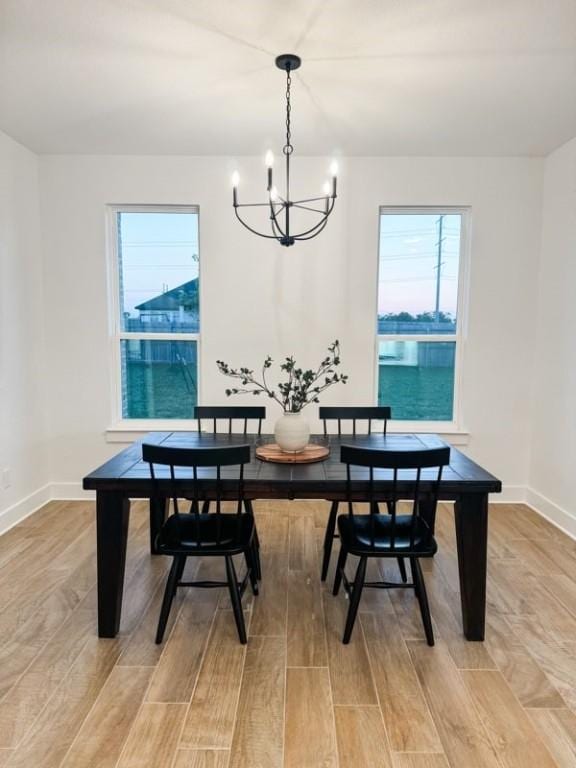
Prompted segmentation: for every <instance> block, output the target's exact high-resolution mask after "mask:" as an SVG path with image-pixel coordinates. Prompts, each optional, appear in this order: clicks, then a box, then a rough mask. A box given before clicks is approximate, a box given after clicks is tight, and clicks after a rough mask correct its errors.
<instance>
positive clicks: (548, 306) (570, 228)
mask: <svg viewBox="0 0 576 768" xmlns="http://www.w3.org/2000/svg"><path fill="white" fill-rule="evenodd" d="M539 283H540V285H539V302H538V331H537V335H536V337H535V342H534V352H535V365H534V411H533V432H532V455H531V462H530V478H529V484H530V492H529V499H530V500H531V501H532V502H533V503H534V504H535V505H536V506H538V508H540V509H542V511H544V512H545V513H546V514H547V515H549V516H550V517H551V518H552V519H554V520H555V521H556V522H557V523H558V524H560V525H562V526H563V527H564V528H566V529H567V530H569V531H571V533H572V534H573V535H576V496H575V493H574V479H575V477H576V139H573V140H572V141H570V142H569V143H568V144H565V145H564V146H563V147H560V149H557V150H556V151H555V152H553V153H552V154H551V155H550V156H549V157H548V158H547V159H546V164H545V175H544V203H543V220H542V255H541V262H540V281H539Z"/></svg>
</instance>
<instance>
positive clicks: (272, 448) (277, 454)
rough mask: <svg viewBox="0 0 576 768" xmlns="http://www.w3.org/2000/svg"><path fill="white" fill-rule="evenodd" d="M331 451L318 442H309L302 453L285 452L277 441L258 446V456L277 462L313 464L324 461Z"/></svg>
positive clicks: (262, 459)
mask: <svg viewBox="0 0 576 768" xmlns="http://www.w3.org/2000/svg"><path fill="white" fill-rule="evenodd" d="M329 453H330V449H329V448H327V447H326V446H325V445H317V444H316V443H308V445H307V446H306V448H304V450H303V451H300V453H284V451H282V450H280V447H279V446H278V445H276V443H268V444H266V445H259V446H258V447H257V448H256V456H257V457H258V458H259V459H261V461H272V462H274V463H276V464H313V463H314V462H315V461H324V459H325V458H326V457H327V456H328V454H329Z"/></svg>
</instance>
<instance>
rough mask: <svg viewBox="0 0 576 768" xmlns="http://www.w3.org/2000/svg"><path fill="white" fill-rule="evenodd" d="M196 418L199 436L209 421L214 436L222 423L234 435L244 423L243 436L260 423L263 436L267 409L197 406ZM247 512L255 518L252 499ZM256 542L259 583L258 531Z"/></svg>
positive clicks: (207, 508)
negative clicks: (236, 429)
mask: <svg viewBox="0 0 576 768" xmlns="http://www.w3.org/2000/svg"><path fill="white" fill-rule="evenodd" d="M194 418H195V419H196V423H197V426H198V434H201V433H202V420H207V421H208V427H209V429H210V425H211V426H212V429H211V430H210V431H211V433H212V434H213V435H216V434H219V431H218V427H219V426H222V421H224V422H225V424H226V423H227V429H225V432H227V434H229V435H231V434H233V426H234V422H235V421H236V422H237V421H240V422H242V426H243V429H242V434H244V435H246V434H248V428H249V426H250V423H249V422H254V421H257V422H258V427H257V434H258V436H260V435H261V434H262V421H263V419H265V418H266V407H265V406H262V405H197V406H196V407H195V408H194ZM244 505H245V507H246V511H247V512H248V513H249V514H251V515H252V517H254V508H253V507H252V501H251V499H244ZM209 511H210V501H209V500H208V499H205V500H204V502H203V505H202V512H205V513H207V512H209ZM254 536H255V540H256V577H257V579H258V581H260V580H261V579H262V566H261V564H260V540H259V539H258V531H257V530H255V533H254Z"/></svg>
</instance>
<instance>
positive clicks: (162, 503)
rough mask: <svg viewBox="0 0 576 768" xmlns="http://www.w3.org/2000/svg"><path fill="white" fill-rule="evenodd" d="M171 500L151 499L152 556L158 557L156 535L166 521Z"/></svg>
mask: <svg viewBox="0 0 576 768" xmlns="http://www.w3.org/2000/svg"><path fill="white" fill-rule="evenodd" d="M168 504H169V499H159V498H151V499H150V554H151V555H157V554H158V550H157V549H156V535H157V534H158V532H159V531H160V528H162V526H163V525H164V523H165V521H166V515H167V513H168Z"/></svg>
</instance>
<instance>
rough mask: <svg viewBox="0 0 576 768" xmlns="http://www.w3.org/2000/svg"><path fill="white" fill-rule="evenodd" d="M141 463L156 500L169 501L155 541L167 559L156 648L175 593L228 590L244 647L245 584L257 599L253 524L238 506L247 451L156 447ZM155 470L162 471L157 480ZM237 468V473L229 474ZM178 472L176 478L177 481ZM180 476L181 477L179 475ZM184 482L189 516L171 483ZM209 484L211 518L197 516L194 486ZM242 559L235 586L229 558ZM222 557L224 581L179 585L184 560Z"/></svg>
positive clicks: (198, 493) (145, 450) (198, 492)
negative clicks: (226, 508) (232, 506)
mask: <svg viewBox="0 0 576 768" xmlns="http://www.w3.org/2000/svg"><path fill="white" fill-rule="evenodd" d="M142 460H143V461H144V462H147V463H148V465H149V467H150V476H151V478H152V480H153V481H154V484H155V485H157V487H158V495H159V496H161V497H162V498H170V499H171V501H172V508H173V514H171V515H170V516H169V517H168V518H167V520H166V522H165V523H164V525H163V526H162V528H161V529H160V531H159V533H158V536H157V538H156V547H157V552H158V554H162V555H169V556H170V557H172V558H173V560H172V566H171V568H170V573H169V574H168V579H167V581H166V588H165V591H164V599H163V601H162V608H161V610H160V618H159V621H158V629H157V632H156V643H158V644H159V643H161V642H162V640H163V638H164V631H165V629H166V623H167V621H168V616H169V614H170V608H171V606H172V601H173V599H174V595H175V594H176V590H177V589H178V587H204V588H210V587H224V586H227V587H228V591H229V593H230V601H231V603H232V609H233V611H234V618H235V620H236V627H237V629H238V637H239V639H240V642H241V643H242V644H245V643H246V627H245V624H244V613H243V610H242V595H243V593H244V590H245V589H246V586H247V584H248V581H250V584H251V586H252V591H253V593H254V595H257V594H258V581H257V578H256V566H255V542H254V536H255V530H256V529H255V525H254V518H253V516H252V515H250V514H249V513H248V512H247V511H246V508H245V505H244V465H245V464H248V463H249V462H250V446H249V445H238V446H229V447H222V448H220V447H211V448H178V447H167V446H162V445H148V444H143V445H142ZM158 467H164V468H166V467H168V468H169V471H168V473H166V470H165V469H164V471H163V472H161V473H160V474H159V473H158V471H157V468H158ZM223 467H225V468H227V469H225V470H224V474H225V484H226V489H225V490H226V498H227V499H229V498H231V497H232V498H233V499H234V501H235V502H236V511H235V512H234V513H224V512H223V511H222V497H223V490H224V488H223V485H224V481H223V477H222V474H223V472H222V468H223ZM233 467H237V468H238V470H237V472H235V473H233V472H232V469H228V468H233ZM177 469H178V470H179V474H180V478H179V477H178V476H177V471H176V470H177ZM182 469H184V470H185V473H184V475H182V473H181V470H182ZM182 476H185V477H186V478H187V479H188V480H189V481H190V482H191V483H192V505H191V507H190V512H189V513H182V512H181V511H180V509H179V507H178V487H177V485H176V480H178V479H181V477H182ZM206 479H209V480H210V482H209V486H208V487H209V492H210V495H211V496H212V497H213V498H214V499H215V504H214V512H212V513H210V514H206V513H204V512H202V510H201V506H200V502H201V501H202V498H203V497H205V491H204V490H202V489H201V486H200V482H201V481H202V480H206ZM240 554H242V555H244V558H245V561H246V574H245V576H244V578H243V579H242V581H238V578H237V576H236V569H235V567H234V561H233V557H234V556H235V555H240ZM199 556H200V557H222V558H224V562H225V565H226V581H182V576H183V574H184V568H185V566H186V559H187V558H188V557H199Z"/></svg>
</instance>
